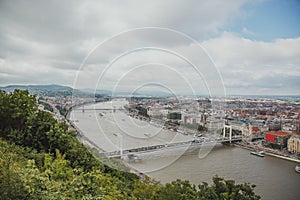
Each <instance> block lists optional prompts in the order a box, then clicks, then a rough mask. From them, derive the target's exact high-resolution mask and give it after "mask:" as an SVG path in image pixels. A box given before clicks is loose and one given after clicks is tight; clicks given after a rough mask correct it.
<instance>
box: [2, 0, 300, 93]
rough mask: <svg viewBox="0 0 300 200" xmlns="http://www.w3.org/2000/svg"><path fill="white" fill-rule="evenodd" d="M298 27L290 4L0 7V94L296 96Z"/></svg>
mask: <svg viewBox="0 0 300 200" xmlns="http://www.w3.org/2000/svg"><path fill="white" fill-rule="evenodd" d="M299 21H300V2H299V1H298V0H286V1H281V0H248V1H247V0H226V1H223V0H210V1H204V0H203V1H198V0H188V1H184V0H181V1H179V0H165V1H159V0H153V1H143V0H128V1H118V0H107V1H106V0H100V1H64V2H62V1H34V0H33V1H14V0H7V1H5V0H1V1H0V23H1V26H0V85H3V86H4V85H9V84H62V85H68V86H73V87H77V88H98V89H116V90H136V89H138V88H141V87H148V86H151V85H152V86H153V85H156V86H161V87H162V88H167V90H169V91H173V92H174V91H175V92H176V91H178V92H180V93H182V92H183V91H185V92H186V91H187V90H189V91H192V92H193V91H196V92H197V93H205V91H206V92H207V91H213V90H215V89H214V87H220V85H223V84H224V89H225V92H226V93H227V94H275V95H283V94H294V95H300V25H299ZM143 27H159V28H146V29H143ZM199 47H200V48H199ZM195 67H196V68H195ZM195 69H197V70H198V71H197V70H195ZM187 88H189V89H187Z"/></svg>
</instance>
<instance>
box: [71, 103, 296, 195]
mask: <svg viewBox="0 0 300 200" xmlns="http://www.w3.org/2000/svg"><path fill="white" fill-rule="evenodd" d="M126 103H127V102H126V101H124V100H123V101H112V102H105V103H97V104H93V105H88V106H84V112H83V111H82V109H79V110H74V111H72V112H71V115H70V119H71V120H73V121H74V123H75V124H76V126H77V127H78V128H79V129H80V130H81V131H82V132H83V133H84V134H85V136H86V137H88V138H89V139H90V140H91V141H93V142H94V143H96V144H97V145H98V147H100V148H102V149H103V150H105V151H115V150H119V149H129V148H136V147H143V146H151V145H157V144H170V143H173V142H179V141H189V140H191V139H193V138H192V136H185V135H182V134H180V133H176V132H172V131H168V130H164V129H161V128H160V127H156V126H153V125H151V124H149V123H147V122H144V121H140V120H138V119H134V118H131V117H129V116H128V115H127V114H126V113H124V111H119V110H118V108H121V107H122V106H123V105H124V104H126ZM95 108H96V109H112V110H89V109H95ZM113 109H116V111H115V112H114V111H113ZM204 149H205V147H204ZM206 150H208V151H206V152H208V154H207V155H206V154H205V155H206V156H203V155H204V154H201V157H200V158H199V153H198V151H193V152H190V153H186V154H183V153H184V152H185V151H186V149H184V148H183V149H179V150H178V149H169V150H168V151H157V152H154V153H152V154H151V153H150V154H144V155H140V157H142V158H143V159H142V162H141V163H135V164H130V165H131V166H132V167H134V168H136V169H137V170H139V171H142V172H144V173H146V174H148V175H149V176H150V177H152V178H155V179H156V180H160V181H161V182H162V183H166V182H170V181H173V180H176V179H178V178H179V179H184V180H189V181H190V182H191V183H194V184H196V185H197V184H200V183H201V182H203V181H205V182H209V183H211V180H212V177H213V176H214V175H216V174H217V175H219V176H221V177H224V178H226V179H234V180H235V181H236V182H238V183H243V182H250V183H253V184H255V185H256V188H255V192H256V193H257V194H259V195H261V196H262V199H273V200H281V199H288V200H293V199H295V200H296V199H297V200H298V199H300V174H297V173H296V172H295V170H294V168H295V165H296V163H294V162H290V161H286V160H281V159H278V158H274V157H271V156H265V157H264V158H261V157H257V156H253V155H250V152H249V151H248V150H245V149H242V148H238V147H233V146H222V145H216V146H215V147H214V148H213V149H212V148H211V147H208V148H206ZM172 152H173V154H172ZM174 152H176V153H174Z"/></svg>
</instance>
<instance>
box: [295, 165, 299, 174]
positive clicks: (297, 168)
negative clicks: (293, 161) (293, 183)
mask: <svg viewBox="0 0 300 200" xmlns="http://www.w3.org/2000/svg"><path fill="white" fill-rule="evenodd" d="M295 171H296V172H298V173H300V167H299V166H298V165H297V166H296V167H295Z"/></svg>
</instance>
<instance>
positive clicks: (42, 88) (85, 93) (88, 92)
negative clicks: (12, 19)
mask: <svg viewBox="0 0 300 200" xmlns="http://www.w3.org/2000/svg"><path fill="white" fill-rule="evenodd" d="M15 89H20V90H28V91H29V92H30V94H33V95H38V96H49V97H54V96H72V95H73V96H79V97H95V95H104V96H111V95H112V96H138V97H171V96H174V95H172V94H171V93H168V92H164V91H136V92H134V93H131V92H121V91H115V92H112V91H110V90H99V89H97V90H96V93H95V90H94V89H90V88H88V89H81V90H78V89H73V88H72V87H69V86H63V85H56V84H51V85H8V86H4V87H0V90H4V91H6V92H13V91H14V90H15Z"/></svg>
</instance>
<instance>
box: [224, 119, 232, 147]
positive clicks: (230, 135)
mask: <svg viewBox="0 0 300 200" xmlns="http://www.w3.org/2000/svg"><path fill="white" fill-rule="evenodd" d="M226 128H229V143H231V139H232V126H229V125H226V124H224V129H223V140H224V138H225V137H226Z"/></svg>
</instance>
